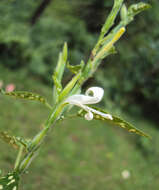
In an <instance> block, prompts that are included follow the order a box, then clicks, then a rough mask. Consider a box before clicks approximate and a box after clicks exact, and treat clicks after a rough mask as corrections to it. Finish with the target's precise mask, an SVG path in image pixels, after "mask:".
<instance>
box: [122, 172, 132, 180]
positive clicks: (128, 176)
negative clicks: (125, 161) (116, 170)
mask: <svg viewBox="0 0 159 190" xmlns="http://www.w3.org/2000/svg"><path fill="white" fill-rule="evenodd" d="M121 175H122V178H123V179H128V178H130V172H129V171H128V170H123V171H122V173H121Z"/></svg>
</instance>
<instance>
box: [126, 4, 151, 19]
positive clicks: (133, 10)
mask: <svg viewBox="0 0 159 190" xmlns="http://www.w3.org/2000/svg"><path fill="white" fill-rule="evenodd" d="M149 8H151V6H150V5H149V4H147V3H143V2H140V3H137V4H133V5H131V6H130V7H129V8H128V12H127V16H128V22H131V21H132V20H133V19H134V16H135V15H137V14H139V13H140V12H142V11H144V10H146V9H149Z"/></svg>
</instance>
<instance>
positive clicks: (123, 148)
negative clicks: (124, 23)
mask: <svg viewBox="0 0 159 190" xmlns="http://www.w3.org/2000/svg"><path fill="white" fill-rule="evenodd" d="M137 2H139V1H138V0H125V3H126V5H127V6H128V5H130V3H131V4H132V3H137ZM144 2H149V3H150V4H151V5H152V8H151V9H150V10H148V11H146V12H143V13H141V14H140V15H139V16H137V17H136V19H135V21H134V22H132V23H131V24H130V25H129V26H128V27H127V33H126V34H125V35H124V36H123V37H122V38H121V39H120V41H119V42H118V43H117V49H118V54H116V55H111V56H110V57H108V58H107V59H106V60H104V61H103V63H102V64H101V66H100V68H99V69H98V71H97V72H96V75H95V76H94V77H93V78H91V79H90V80H89V81H87V82H86V83H85V85H84V86H83V90H85V89H86V88H88V87H90V86H94V85H98V86H101V87H103V88H104V90H105V96H104V100H103V101H102V104H101V107H103V108H106V109H107V110H109V111H110V112H112V113H115V114H116V115H120V116H122V117H123V118H124V119H127V120H129V121H130V122H132V124H134V125H135V126H136V127H138V128H140V129H143V130H144V131H145V132H147V133H148V134H150V135H151V136H152V140H148V139H145V138H144V137H140V136H137V135H132V134H129V133H127V132H126V131H124V130H123V129H119V128H115V127H111V126H107V125H106V124H105V123H101V122H97V121H89V122H88V121H85V120H83V119H78V118H77V119H73V120H72V119H67V120H64V121H62V122H60V123H58V125H57V126H56V127H55V128H54V130H52V131H51V132H50V134H49V135H48V138H47V140H46V142H45V144H44V145H43V146H42V149H41V151H40V155H39V157H38V158H37V159H36V160H35V161H34V162H33V164H32V165H31V168H30V169H29V170H28V173H27V174H25V175H24V176H23V181H22V183H21V188H20V189H24V190H25V189H30V190H38V189H45V190H50V189H51V190H55V189H60V190H63V189H64V190H74V189H76V190H78V189H79V190H81V189H83V190H97V189H100V190H106V189H108V190H127V189H129V190H149V189H153V190H157V189H159V180H158V179H159V159H158V158H159V148H158V147H159V127H158V121H159V117H158V112H159V101H158V97H159V53H158V52H159V1H157V0H151V1H144ZM112 4H113V1H112V0H84V1H79V0H69V1H68V0H52V1H51V0H36V1H33V0H24V1H21V0H5V1H1V2H0V81H3V86H4V87H5V86H6V85H7V84H10V83H13V84H14V85H15V86H16V90H28V91H32V92H37V93H40V94H41V95H44V96H46V97H48V99H49V100H50V102H51V101H52V86H53V83H52V79H51V75H52V72H53V69H54V67H55V65H56V61H57V58H58V53H59V51H60V50H61V48H62V46H63V43H64V41H66V42H67V43H68V47H69V60H70V63H72V64H78V63H79V62H80V60H81V59H84V60H87V59H88V57H89V54H90V51H91V49H92V48H93V45H94V44H95V42H96V40H97V37H98V35H99V32H100V28H101V26H102V24H103V23H104V21H105V19H106V16H107V15H108V13H109V11H110V10H111V7H112ZM118 20H119V18H117V21H116V22H118ZM70 78H71V74H70V73H69V71H66V73H65V79H64V81H63V84H65V83H66V82H67V81H68V80H70ZM0 108H1V109H0V130H2V131H3V130H6V131H9V132H10V133H11V134H15V135H17V136H25V137H27V138H32V137H33V135H35V133H36V132H38V131H39V129H40V128H41V124H42V123H43V122H44V121H45V119H46V117H47V114H48V110H47V108H45V107H44V106H43V105H41V104H38V103H33V102H26V101H18V100H14V99H11V98H9V97H3V96H0ZM0 152H1V153H0V169H1V170H2V172H3V173H5V172H7V171H9V170H11V168H12V167H13V164H14V159H15V156H16V153H17V152H16V151H15V150H12V148H11V147H9V146H8V145H7V144H5V143H4V142H2V141H0ZM124 171H126V172H127V173H128V174H129V175H128V176H127V177H124V174H123V173H124Z"/></svg>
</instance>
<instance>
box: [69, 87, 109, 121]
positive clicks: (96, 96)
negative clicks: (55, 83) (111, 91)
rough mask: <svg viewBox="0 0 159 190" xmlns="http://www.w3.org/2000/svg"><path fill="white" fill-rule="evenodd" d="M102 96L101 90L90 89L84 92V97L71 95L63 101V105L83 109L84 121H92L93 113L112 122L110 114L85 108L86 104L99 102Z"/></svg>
mask: <svg viewBox="0 0 159 190" xmlns="http://www.w3.org/2000/svg"><path fill="white" fill-rule="evenodd" d="M103 95H104V90H103V88H100V87H91V88H89V89H88V90H87V91H86V93H85V95H83V94H75V95H72V96H70V97H68V98H67V99H66V100H65V103H69V104H72V105H76V106H79V107H81V108H82V109H84V110H85V111H86V112H87V113H86V114H85V119H86V120H88V121H89V120H92V119H93V113H95V114H97V115H100V116H102V117H104V118H106V119H110V120H113V117H112V116H111V115H110V114H106V113H102V112H100V111H98V110H95V109H93V108H90V107H89V106H86V105H87V104H96V103H98V102H100V101H101V100H102V98H103Z"/></svg>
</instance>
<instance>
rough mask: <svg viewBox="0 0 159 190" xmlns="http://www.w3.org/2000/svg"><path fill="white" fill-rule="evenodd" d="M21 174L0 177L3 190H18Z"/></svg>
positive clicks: (0, 186)
mask: <svg viewBox="0 0 159 190" xmlns="http://www.w3.org/2000/svg"><path fill="white" fill-rule="evenodd" d="M18 183H19V174H18V173H17V172H12V173H8V174H7V175H6V176H4V177H0V189H1V190H18Z"/></svg>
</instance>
